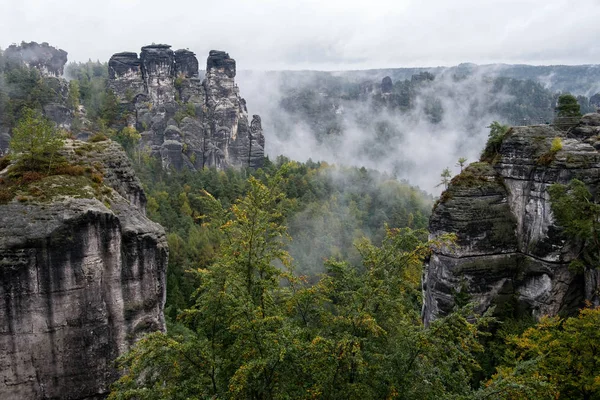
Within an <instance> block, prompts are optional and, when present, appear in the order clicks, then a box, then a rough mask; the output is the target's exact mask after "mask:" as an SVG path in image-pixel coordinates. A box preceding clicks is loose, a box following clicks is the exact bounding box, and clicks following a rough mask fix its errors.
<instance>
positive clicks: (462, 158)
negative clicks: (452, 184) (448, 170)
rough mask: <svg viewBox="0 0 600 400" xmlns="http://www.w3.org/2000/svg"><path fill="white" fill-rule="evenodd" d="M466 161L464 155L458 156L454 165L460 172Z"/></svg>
mask: <svg viewBox="0 0 600 400" xmlns="http://www.w3.org/2000/svg"><path fill="white" fill-rule="evenodd" d="M466 163H467V159H466V158H465V157H460V158H459V159H458V161H457V162H456V166H457V167H460V172H462V170H463V168H464V166H465V164H466Z"/></svg>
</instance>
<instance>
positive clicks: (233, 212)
mask: <svg viewBox="0 0 600 400" xmlns="http://www.w3.org/2000/svg"><path fill="white" fill-rule="evenodd" d="M0 55H1V53H0ZM67 74H68V76H70V77H71V78H72V80H71V81H70V83H69V84H68V85H67V86H64V85H63V84H61V81H60V80H59V79H57V78H44V77H42V76H41V75H40V73H39V72H37V70H35V69H29V68H24V67H22V66H15V65H10V64H8V63H4V62H1V63H0V84H1V86H0V88H1V90H0V115H1V118H2V125H3V127H7V128H9V129H11V131H12V132H13V133H16V134H17V135H16V137H17V139H19V138H20V137H21V139H22V136H23V135H25V136H27V135H35V134H36V132H39V130H36V129H34V128H35V127H42V128H40V129H42V130H43V132H44V133H45V134H47V133H50V134H51V136H53V137H55V136H59V135H63V136H68V135H69V132H60V131H59V130H56V129H55V128H54V127H53V126H52V124H50V123H49V121H48V120H47V119H46V118H45V117H44V116H43V115H42V111H43V110H44V106H45V105H47V104H49V103H50V102H51V101H56V99H60V101H61V102H64V103H65V104H67V105H68V107H70V108H71V109H72V110H73V111H74V112H75V113H77V115H78V118H79V122H78V123H79V124H81V126H84V127H85V129H87V130H89V131H90V133H91V135H92V136H91V139H90V140H91V141H92V142H93V141H104V140H109V139H113V140H115V141H118V142H119V143H121V144H122V145H123V147H124V149H125V150H126V152H127V154H128V155H129V156H130V158H131V161H132V164H133V165H134V168H135V169H136V172H137V175H138V176H139V178H140V179H141V181H142V183H143V185H144V187H145V191H146V196H147V209H148V215H149V216H150V217H151V218H152V219H153V220H155V221H156V222H159V223H160V224H162V225H163V226H164V227H165V229H166V231H167V235H168V236H167V237H168V242H169V248H170V258H169V269H168V277H167V280H168V282H167V285H168V290H167V309H166V317H167V319H168V324H169V328H168V331H167V332H166V333H163V332H156V333H153V334H150V335H148V336H146V337H144V338H143V339H141V340H140V341H139V342H138V343H137V344H136V345H135V346H134V347H133V349H132V350H131V351H129V352H128V353H127V354H125V355H124V356H122V357H121V358H120V359H119V361H118V362H119V366H120V368H121V371H122V373H123V375H122V377H121V378H120V379H119V380H118V381H117V382H116V383H115V384H114V386H113V391H112V394H111V395H110V399H201V398H202V399H209V398H213V399H214V398H231V399H296V398H299V399H392V398H400V399H440V398H441V399H446V398H448V399H524V398H527V399H553V398H561V399H573V398H582V399H598V398H600V380H599V379H598V376H599V374H600V360H599V357H600V348H599V346H600V330H598V326H600V309H597V308H596V309H594V308H585V309H582V310H581V311H580V313H579V315H576V316H572V317H553V318H546V317H544V318H542V319H541V320H540V321H539V322H536V321H533V320H529V319H523V318H520V317H518V316H517V315H515V314H512V313H511V312H510V310H508V311H506V312H504V313H503V314H502V315H499V314H493V312H490V313H489V314H486V315H475V314H474V312H473V308H472V304H470V303H469V301H470V299H469V298H468V297H465V296H463V295H461V293H453V294H452V295H453V296H455V297H456V303H457V307H456V308H455V310H453V312H452V313H450V314H449V315H447V316H445V317H443V318H440V319H438V320H436V321H434V322H433V323H432V324H431V325H430V326H425V325H424V324H423V322H422V320H421V317H420V313H421V307H422V293H421V289H422V288H421V275H422V271H423V264H424V263H425V262H427V259H428V257H429V255H430V253H431V249H432V248H435V247H437V246H452V243H453V241H455V240H456V238H455V237H454V236H453V235H444V236H442V237H438V238H437V239H435V240H430V239H429V238H428V232H427V231H426V228H427V224H428V217H429V214H430V211H431V207H432V205H433V200H434V199H433V198H432V197H431V196H430V195H428V194H427V193H425V192H423V191H421V190H420V189H418V188H417V187H414V186H411V185H410V184H409V183H407V182H404V181H399V180H397V179H396V178H395V177H394V176H392V175H389V174H386V173H380V172H377V171H374V170H369V169H366V168H359V167H341V166H336V165H330V164H328V163H325V162H314V161H308V162H304V163H301V162H296V161H293V160H290V159H287V158H285V157H277V158H276V159H275V160H273V161H271V160H268V159H267V160H266V163H265V166H264V167H263V168H260V169H256V170H250V169H247V170H226V171H217V170H215V169H205V170H201V171H198V172H190V171H185V170H184V171H174V170H167V171H165V170H164V169H163V168H162V166H161V164H160V162H158V161H157V160H155V159H153V158H151V157H149V156H148V154H146V153H144V152H143V151H141V150H140V149H139V148H138V147H137V146H136V143H137V142H136V141H137V140H138V139H139V137H138V136H136V134H137V132H136V131H135V130H134V129H133V130H132V129H129V128H127V127H119V121H120V120H121V119H122V118H123V115H124V113H125V112H126V111H127V110H124V109H122V108H121V107H120V105H119V104H118V103H117V101H116V99H115V97H114V95H113V94H112V93H110V92H109V91H107V90H106V89H105V81H106V77H107V75H106V65H105V64H102V63H94V62H88V63H82V64H71V65H69V66H68V68H67ZM457 79H460V78H457ZM435 81H436V80H435V78H434V77H433V76H431V77H430V76H423V75H422V76H421V78H418V79H413V80H410V81H408V80H407V81H399V82H397V83H396V84H394V85H393V88H392V91H391V92H390V96H387V97H386V96H381V97H379V98H374V99H372V100H373V104H372V105H373V107H384V108H390V109H399V110H400V112H410V109H411V107H412V105H411V104H415V103H418V104H419V106H418V107H425V109H428V110H430V112H428V113H426V114H427V116H428V118H430V122H431V123H436V119H437V118H442V117H441V115H443V113H444V112H445V111H444V108H443V107H438V106H439V105H440V104H441V103H437V102H436V96H435V95H434V94H435V93H433V92H429V93H430V94H431V97H429V99H430V102H429V103H427V102H425V103H419V102H418V101H417V100H415V99H416V98H415V97H412V96H413V94H412V93H414V91H415V90H417V89H415V88H421V89H418V90H422V91H423V92H421V93H427V91H426V90H425V89H423V87H427V86H428V85H432V84H433V82H435ZM488 83H489V85H490V86H489V87H490V88H491V90H492V91H491V92H489V94H487V96H489V97H490V98H493V97H495V96H498V93H499V92H501V91H506V90H508V91H509V92H510V93H512V95H513V96H515V97H519V98H520V100H518V102H520V103H518V102H517V103H512V105H511V106H507V107H509V108H508V109H506V110H503V109H502V108H501V107H503V105H502V104H497V105H496V106H497V107H498V110H497V111H498V112H499V113H504V115H507V118H508V116H512V117H514V118H525V116H526V117H527V118H534V117H536V118H537V116H538V114H536V113H537V112H538V111H539V110H546V108H549V109H550V110H552V108H553V107H554V103H555V96H556V95H555V94H550V93H549V92H548V91H545V89H543V88H542V87H541V86H540V85H539V84H537V83H534V82H531V81H517V80H514V79H512V78H506V79H504V78H497V79H492V80H490V81H489V82H488ZM494 88H496V89H494ZM494 90H496V92H494ZM434 92H435V91H434ZM335 96H338V98H339V99H344V101H346V100H347V101H355V100H357V99H359V98H360V91H358V88H357V87H353V88H349V89H348V90H347V88H345V89H344V88H342V89H340V91H339V92H337V93H336V94H334V93H330V94H328V95H327V96H323V95H321V94H316V92H315V89H303V90H300V91H295V92H293V93H291V94H290V95H289V98H293V101H292V100H290V104H299V105H300V106H298V107H296V108H294V107H291V106H286V103H285V101H286V100H284V103H283V106H284V107H289V110H288V111H291V110H293V109H295V110H296V111H295V112H298V113H305V114H306V115H305V116H304V117H306V118H308V119H310V120H312V121H314V122H315V124H317V125H319V126H320V124H324V123H325V122H326V121H327V123H333V124H334V125H332V128H331V129H333V130H336V129H338V128H337V127H335V121H336V119H335V115H339V114H336V113H335V111H334V112H333V114H331V110H334V109H335V107H333V106H332V105H331V104H330V103H326V104H323V103H322V101H325V102H330V101H333V100H332V99H335ZM348 96H350V97H348ZM352 96H356V97H354V98H353V97H352ZM345 97H348V98H347V99H346V98H345ZM419 98H421V97H419ZM323 99H326V100H323ZM377 99H379V100H377ZM378 101H379V103H378ZM490 101H491V100H490ZM580 101H581V102H583V101H584V99H580ZM521 103H522V104H526V105H528V106H527V107H531V108H524V107H525V106H523V107H521V106H520V105H519V104H521ZM507 104H511V103H507ZM80 106H83V109H85V112H84V111H83V110H82V108H81V107H80ZM584 106H585V104H584ZM403 108H406V110H403ZM539 112H540V114H539V117H543V118H550V117H551V115H547V113H546V111H543V112H541V111H539ZM544 113H546V114H544ZM486 115H487V114H486ZM304 117H303V118H304ZM512 117H511V118H512ZM491 122H492V121H488V122H487V123H488V124H490V123H491ZM491 127H492V132H491V135H490V139H491V142H489V145H488V150H490V149H491V150H490V151H492V150H493V146H494V140H495V139H496V136H495V135H497V134H498V132H496V131H498V130H500V131H502V132H503V133H502V134H504V133H505V132H506V130H507V127H503V126H502V125H501V124H499V123H496V124H491ZM327 129H328V131H327V132H329V133H331V129H329V128H327ZM386 129H387V128H385V129H384V128H382V131H384V132H385V131H386ZM389 129H393V127H390V128H389ZM50 142H52V143H54V144H55V143H56V142H55V141H48V140H45V141H44V142H43V143H42V147H41V149H42V150H37V151H39V152H40V154H41V155H42V156H46V155H47V154H46V153H47V152H48V151H49V150H48V149H49V147H44V146H46V145H48V144H49V143H50ZM54 144H53V146H54ZM18 146H19V141H18V140H11V154H9V155H8V156H6V158H3V159H2V161H1V162H0V165H2V166H3V167H5V166H7V165H8V164H10V163H11V162H12V161H16V160H12V161H11V160H10V158H11V157H15V154H22V153H23V151H22V150H21V151H17V150H18V149H19V147H18ZM384 146H385V145H384ZM56 151H58V150H53V152H56ZM19 160H20V161H19V163H20V164H19V168H21V169H20V174H21V175H19V176H16V175H15V176H16V178H15V179H17V178H18V179H24V178H25V176H28V177H32V176H34V175H32V174H29V175H25V172H23V171H26V170H27V169H30V171H26V172H36V173H37V174H49V173H52V174H62V173H67V172H68V171H66V170H64V169H57V168H54V169H51V168H50V167H49V166H48V164H47V162H46V163H44V164H43V168H42V167H40V166H39V165H37V164H36V163H27V162H24V161H22V160H23V159H22V158H21V159H19ZM49 162H50V163H52V159H50V161H49ZM40 165H42V164H40ZM461 166H462V164H461ZM46 167H48V168H46ZM82 173H83V172H82ZM432 173H433V174H435V175H436V179H437V175H438V172H432ZM448 174H449V173H448ZM442 177H443V178H444V175H442ZM447 177H448V176H446V178H447ZM446 178H444V179H446ZM90 179H91V180H93V179H99V178H97V177H96V178H94V176H91V177H90ZM19 182H22V181H19ZM444 182H447V181H446V180H443V181H442V183H444ZM0 183H1V184H2V185H5V184H6V182H0ZM559 189H560V188H559ZM559 189H557V192H560V193H559V194H560V195H562V196H563V197H562V199H564V201H565V203H567V204H569V201H570V200H571V199H570V198H568V197H565V196H566V195H565V192H564V191H562V192H561V191H560V190H559ZM584 197H585V196H584ZM567 218H568V216H567Z"/></svg>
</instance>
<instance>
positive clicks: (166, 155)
mask: <svg viewBox="0 0 600 400" xmlns="http://www.w3.org/2000/svg"><path fill="white" fill-rule="evenodd" d="M235 75H236V64H235V60H233V59H232V58H230V57H229V54H227V53H225V52H223V51H215V50H213V51H211V52H210V54H209V57H208V60H207V66H206V74H205V78H204V80H200V78H199V72H198V60H197V59H196V56H195V54H194V53H193V52H191V51H189V50H177V51H172V50H171V46H168V45H163V44H159V45H150V46H145V47H143V48H142V51H141V53H140V57H139V58H138V56H137V54H136V53H117V54H115V55H114V56H112V57H111V59H110V61H109V78H110V79H109V83H108V84H109V88H110V89H112V90H113V92H114V93H115V94H116V96H117V98H118V99H119V101H120V102H121V106H122V107H123V108H124V109H125V110H126V111H127V112H128V114H129V115H130V118H128V119H127V121H126V124H128V125H131V126H135V127H136V128H137V130H138V131H139V132H141V135H142V147H144V148H145V149H147V150H148V151H149V152H150V153H151V154H153V155H154V156H156V157H159V158H160V159H161V160H162V163H163V166H164V167H165V168H171V167H172V168H175V169H178V170H179V169H183V168H188V169H192V170H194V169H199V168H203V167H216V168H219V169H224V168H228V167H260V166H262V164H263V159H264V136H263V134H262V126H261V123H260V117H259V116H257V115H255V116H254V117H253V120H252V122H249V121H248V111H247V108H246V102H245V101H244V99H242V98H241V97H240V93H239V88H238V87H237V85H236V84H235Z"/></svg>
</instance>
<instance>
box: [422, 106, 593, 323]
mask: <svg viewBox="0 0 600 400" xmlns="http://www.w3.org/2000/svg"><path fill="white" fill-rule="evenodd" d="M599 134H600V115H598V114H588V115H586V116H584V117H583V118H582V121H581V123H580V124H579V125H578V126H577V127H575V128H574V129H572V130H570V131H569V132H563V131H559V130H556V129H555V128H553V127H552V126H549V125H539V126H522V127H513V128H511V130H510V131H509V133H508V135H507V136H506V138H505V139H504V141H503V143H502V146H501V149H500V152H499V155H498V158H497V159H496V161H497V162H495V163H494V165H493V166H491V165H490V164H488V163H474V164H471V165H470V166H469V167H467V168H466V169H465V171H463V172H462V173H461V174H460V175H458V176H456V177H455V178H453V179H452V182H451V184H450V186H449V187H448V189H447V190H446V191H445V192H444V193H443V194H442V197H441V199H440V202H439V203H438V205H437V206H436V207H435V209H434V211H433V214H432V216H431V219H430V232H431V236H432V237H437V236H439V235H441V234H443V233H455V234H456V235H457V243H456V246H454V247H450V248H441V249H437V250H436V251H434V253H433V255H432V257H431V259H430V261H429V263H428V265H427V267H426V271H425V274H424V286H423V292H424V306H423V318H424V320H425V322H426V323H428V322H429V321H431V320H433V319H435V318H436V317H437V316H439V315H443V314H446V313H448V312H449V311H451V310H452V308H453V307H454V306H455V305H456V303H457V301H458V300H457V299H460V298H462V299H469V300H470V301H474V302H475V304H476V305H477V307H476V311H477V312H479V313H482V312H484V311H485V310H487V309H488V308H489V307H490V306H496V310H497V312H500V313H502V312H511V313H514V312H517V313H519V314H525V315H533V316H534V317H537V318H539V317H540V316H542V315H557V314H558V313H562V312H565V313H570V312H573V311H574V310H575V309H576V308H577V307H579V306H581V305H582V304H583V302H584V301H590V302H592V303H593V304H598V303H599V298H598V289H599V288H600V284H599V282H600V281H599V279H598V273H597V271H596V270H595V269H587V270H586V271H585V272H584V273H581V272H579V273H577V272H574V271H571V270H570V269H569V267H568V265H569V263H570V262H571V261H572V260H573V259H575V257H576V256H577V252H578V251H577V250H578V249H577V248H575V247H576V245H574V244H573V242H572V241H569V240H566V237H565V235H564V234H562V232H561V229H560V228H559V227H557V226H556V224H555V220H554V217H553V214H552V209H551V204H550V196H549V194H548V191H547V189H548V187H549V186H550V185H552V184H554V183H561V184H567V183H569V182H570V181H571V180H572V179H574V178H576V179H579V180H581V181H583V182H585V183H586V185H587V186H588V188H589V189H590V191H591V192H592V193H593V194H596V193H597V190H598V184H599V182H600V153H598V151H597V150H596V148H598V147H600V146H598V135H599ZM557 137H558V138H560V140H561V143H562V149H561V150H559V151H558V152H556V153H555V154H551V152H550V148H551V143H552V141H553V140H554V139H555V138H557Z"/></svg>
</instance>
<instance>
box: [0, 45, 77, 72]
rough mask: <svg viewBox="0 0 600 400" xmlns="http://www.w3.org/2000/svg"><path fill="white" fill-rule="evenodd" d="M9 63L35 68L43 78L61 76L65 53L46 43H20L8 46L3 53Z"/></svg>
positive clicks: (65, 59)
mask: <svg viewBox="0 0 600 400" xmlns="http://www.w3.org/2000/svg"><path fill="white" fill-rule="evenodd" d="M4 55H5V57H6V58H7V60H8V61H10V62H16V63H19V64H24V65H26V66H28V67H35V68H37V69H38V70H40V72H41V73H42V75H44V76H54V77H59V76H62V74H63V70H64V66H65V64H66V63H67V52H66V51H64V50H62V49H57V48H55V47H52V46H50V45H49V44H48V43H45V42H44V43H42V44H39V43H36V42H30V43H26V42H22V43H21V45H19V46H17V45H15V44H13V45H10V46H8V48H7V49H6V50H5V52H4Z"/></svg>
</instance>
